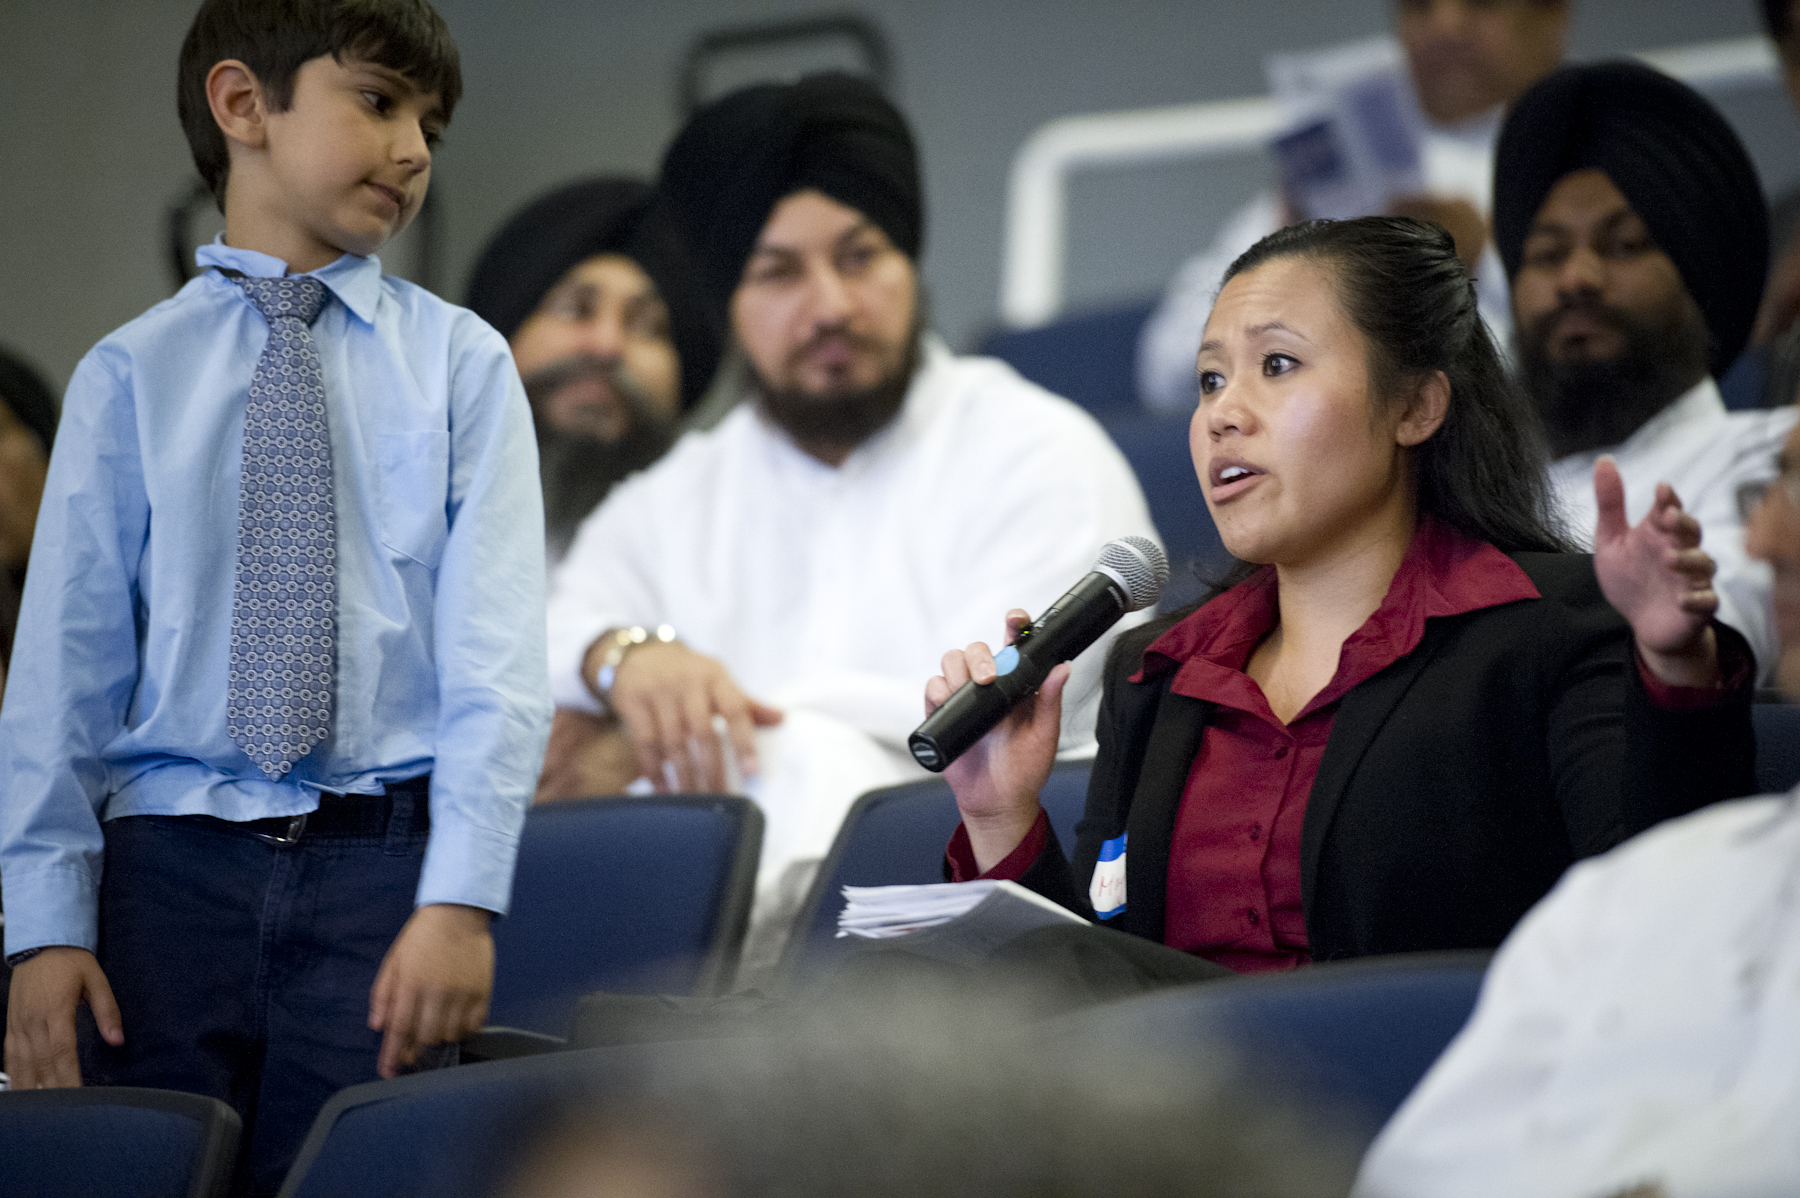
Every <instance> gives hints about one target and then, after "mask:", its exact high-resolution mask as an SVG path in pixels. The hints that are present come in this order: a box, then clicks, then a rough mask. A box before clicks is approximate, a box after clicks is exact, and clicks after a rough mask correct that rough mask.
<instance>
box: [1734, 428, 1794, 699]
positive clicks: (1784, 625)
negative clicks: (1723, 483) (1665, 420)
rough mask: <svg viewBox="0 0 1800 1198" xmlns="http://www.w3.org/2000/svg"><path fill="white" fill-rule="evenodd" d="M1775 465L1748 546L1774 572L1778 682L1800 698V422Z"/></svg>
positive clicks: (1749, 519)
mask: <svg viewBox="0 0 1800 1198" xmlns="http://www.w3.org/2000/svg"><path fill="white" fill-rule="evenodd" d="M1775 469H1776V472H1777V473H1776V477H1775V481H1774V482H1773V483H1772V484H1770V485H1769V486H1768V487H1767V488H1766V489H1763V490H1762V495H1761V498H1760V499H1755V500H1754V501H1753V502H1752V503H1751V505H1750V510H1749V511H1747V512H1746V513H1745V521H1744V549H1745V551H1746V552H1748V553H1749V554H1750V556H1751V557H1753V558H1756V559H1757V560H1758V561H1764V562H1767V563H1769V568H1770V569H1771V571H1773V573H1774V576H1775V584H1774V587H1773V591H1772V597H1773V599H1774V604H1775V631H1776V635H1777V636H1778V637H1779V638H1780V642H1781V656H1780V657H1779V658H1778V659H1777V661H1776V666H1775V685H1776V686H1778V687H1780V688H1781V692H1782V694H1783V695H1785V696H1786V697H1787V698H1788V700H1789V701H1790V702H1796V703H1800V426H1797V427H1796V428H1795V429H1794V431H1793V432H1791V433H1789V434H1788V438H1787V443H1786V444H1785V445H1783V446H1782V447H1781V455H1780V457H1778V458H1777V459H1776V463H1775ZM1741 498H1746V499H1747V498H1749V497H1748V496H1743V497H1741Z"/></svg>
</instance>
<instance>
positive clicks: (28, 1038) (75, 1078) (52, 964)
mask: <svg viewBox="0 0 1800 1198" xmlns="http://www.w3.org/2000/svg"><path fill="white" fill-rule="evenodd" d="M83 1002H85V1003H87V1005H88V1009H89V1010H91V1011H92V1012H93V1013H94V1022H95V1023H96V1024H97V1025H99V1028H100V1034H101V1035H102V1036H104V1037H105V1038H106V1042H107V1043H108V1044H110V1045H112V1046H113V1047H114V1048H117V1047H119V1046H120V1045H121V1044H123V1043H125V1029H124V1028H123V1027H122V1026H121V1025H120V1022H119V1004H118V1003H117V1002H115V1001H113V992H112V987H111V986H110V985H108V984H107V981H106V974H105V973H103V972H102V971H101V969H100V962H98V961H96V960H94V954H93V953H90V952H88V951H87V949H85V948H71V947H68V946H59V947H56V948H47V949H45V950H44V951H43V952H41V953H39V954H38V955H37V956H35V957H33V958H31V960H29V961H21V962H19V966H18V968H16V969H14V970H13V974H12V988H11V990H9V991H8V993H7V1000H6V1072H7V1075H8V1076H9V1077H11V1078H12V1088H13V1089H15V1090H55V1089H62V1088H64V1087H67V1086H79V1085H80V1084H81V1061H80V1058H78V1057H77V1056H76V1053H75V1007H76V1005H77V1004H78V1003H83Z"/></svg>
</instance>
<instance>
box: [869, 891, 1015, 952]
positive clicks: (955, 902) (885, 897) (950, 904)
mask: <svg viewBox="0 0 1800 1198" xmlns="http://www.w3.org/2000/svg"><path fill="white" fill-rule="evenodd" d="M998 885H999V883H998V882H991V881H988V882H938V883H935V884H933V885H929V886H846V887H844V910H843V911H842V912H841V913H840V914H839V915H838V935H839V936H862V937H864V938H865V939H868V940H886V939H887V938H888V937H890V936H904V935H906V934H907V933H908V932H917V931H919V930H920V929H921V928H935V927H937V926H938V925H939V924H941V923H949V922H950V921H951V920H953V919H955V918H956V917H957V916H958V915H961V914H963V913H964V912H966V911H968V910H969V909H970V908H971V907H973V906H974V905H975V904H976V903H979V902H980V901H981V900H982V899H984V898H986V897H987V896H988V895H990V894H992V893H993V892H994V887H995V886H998Z"/></svg>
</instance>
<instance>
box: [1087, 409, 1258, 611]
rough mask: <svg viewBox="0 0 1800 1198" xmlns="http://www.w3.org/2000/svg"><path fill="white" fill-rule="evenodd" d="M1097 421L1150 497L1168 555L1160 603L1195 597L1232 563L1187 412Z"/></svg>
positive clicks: (1166, 605) (1171, 605)
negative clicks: (1198, 465) (1191, 446)
mask: <svg viewBox="0 0 1800 1198" xmlns="http://www.w3.org/2000/svg"><path fill="white" fill-rule="evenodd" d="M1101 423H1103V424H1104V425H1105V426H1106V431H1107V433H1108V434H1109V435H1110V436H1111V437H1112V439H1113V443H1114V444H1116V445H1117V446H1118V447H1119V452H1121V453H1123V454H1124V455H1125V460H1126V461H1128V462H1130V463H1131V469H1132V473H1134V474H1136V475H1137V480H1138V485H1139V486H1140V487H1142V488H1143V489H1144V498H1145V499H1146V500H1147V501H1149V504H1150V518H1151V520H1153V521H1155V523H1156V531H1157V532H1158V533H1160V534H1161V535H1162V539H1163V549H1164V550H1165V551H1166V552H1167V553H1168V555H1169V585H1168V588H1167V590H1165V591H1164V592H1163V599H1162V602H1161V604H1159V606H1160V608H1161V609H1162V610H1163V611H1173V610H1174V609H1175V608H1177V607H1180V606H1182V605H1183V604H1185V603H1188V602H1190V601H1192V600H1194V599H1196V598H1198V597H1199V596H1200V595H1201V593H1202V592H1203V591H1204V590H1205V586H1206V583H1207V582H1210V581H1212V580H1215V579H1218V578H1221V577H1223V576H1224V575H1225V573H1226V572H1227V571H1229V570H1230V569H1231V566H1232V558H1231V555H1230V554H1229V553H1227V552H1226V551H1225V546H1224V544H1223V543H1222V542H1221V541H1220V540H1219V530H1218V529H1217V528H1215V527H1213V521H1212V515H1211V513H1209V512H1208V511H1207V510H1206V497H1205V496H1204V495H1203V494H1201V491H1200V479H1199V477H1198V476H1197V475H1196V474H1195V473H1194V459H1193V455H1192V454H1191V453H1190V452H1189V450H1188V417H1186V416H1161V415H1156V414H1154V413H1150V412H1136V413H1121V414H1118V415H1111V416H1108V417H1107V418H1106V419H1105V420H1103V421H1102V422H1101Z"/></svg>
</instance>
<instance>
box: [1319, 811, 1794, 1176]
mask: <svg viewBox="0 0 1800 1198" xmlns="http://www.w3.org/2000/svg"><path fill="white" fill-rule="evenodd" d="M1638 1185H1642V1186H1645V1187H1646V1188H1647V1189H1648V1188H1649V1187H1652V1186H1656V1187H1660V1188H1658V1189H1655V1190H1654V1191H1653V1192H1655V1193H1657V1194H1667V1195H1668V1198H1767V1196H1768V1195H1774V1194H1796V1193H1800V809H1797V807H1796V798H1795V796H1794V795H1788V796H1784V797H1772V798H1760V799H1741V800H1737V801H1734V802H1730V803H1721V804H1718V805H1715V806H1713V807H1709V808H1707V809H1705V810H1703V811H1700V812H1698V813H1696V814H1694V815H1690V816H1687V817H1686V818H1684V819H1680V820H1674V821H1671V822H1669V823H1666V824H1663V825H1661V826H1660V827H1657V828H1653V829H1651V830H1650V831H1648V832H1646V833H1644V834H1643V835H1641V836H1639V837H1637V838H1636V839H1634V840H1632V841H1629V842H1627V843H1626V844H1624V845H1622V846H1620V847H1619V848H1617V849H1615V850H1613V851H1612V852H1611V853H1608V854H1606V855H1605V856H1603V857H1599V858H1595V859H1592V860H1589V861H1586V862H1583V863H1581V864H1579V865H1576V866H1575V867H1574V868H1573V869H1572V870H1570V872H1569V873H1568V875H1567V876H1566V877H1565V878H1564V879H1563V881H1562V882H1561V883H1559V884H1558V886H1557V887H1556V889H1555V890H1553V891H1552V892H1551V893H1550V894H1549V896H1548V897H1546V898H1545V899H1544V900H1543V901H1542V902H1541V903H1539V904H1538V905H1537V907H1535V908H1534V909H1533V910H1532V911H1531V913H1530V914H1529V915H1527V916H1526V917H1525V919H1524V920H1523V921H1522V922H1521V923H1520V924H1519V926H1518V927H1517V928H1516V929H1515V930H1514V931H1513V934H1512V935H1511V936H1510V937H1508V938H1507V941H1506V943H1505V944H1504V945H1502V946H1501V948H1500V952H1499V953H1498V955H1496V957H1495V958H1494V964H1493V967H1492V968H1491V969H1490V971H1489V973H1488V977H1487V981H1486V984H1485V985H1484V986H1483V987H1482V992H1481V1000H1480V1002H1479V1003H1478V1004H1477V1006H1476V1008H1475V1013H1474V1016H1473V1017H1472V1018H1471V1020H1470V1022H1469V1025H1468V1026H1467V1027H1466V1028H1464V1029H1463V1032H1462V1034H1461V1035H1460V1036H1458V1037H1457V1039H1456V1040H1455V1041H1454V1042H1453V1043H1452V1044H1451V1046H1450V1048H1449V1049H1448V1050H1447V1051H1446V1052H1445V1054H1444V1055H1443V1057H1441V1058H1440V1059H1439V1060H1438V1062H1437V1064H1436V1065H1434V1066H1433V1067H1432V1069H1431V1071H1430V1072H1429V1073H1427V1074H1426V1076H1425V1079H1424V1080H1423V1081H1422V1082H1421V1083H1420V1084H1419V1087H1418V1089H1417V1090H1415V1091H1414V1092H1413V1094H1412V1096H1411V1097H1410V1098H1408V1099H1407V1101H1406V1103H1405V1105H1403V1106H1402V1107H1401V1108H1400V1110H1399V1111H1398V1112H1397V1113H1396V1114H1395V1116H1394V1118H1393V1119H1392V1120H1391V1121H1390V1122H1389V1123H1388V1125H1387V1127H1386V1128H1385V1129H1384V1130H1383V1131H1382V1133H1381V1135H1380V1137H1379V1138H1377V1140H1376V1141H1375V1143H1374V1145H1373V1146H1372V1147H1371V1148H1370V1150H1369V1153H1368V1156H1367V1157H1366V1158H1365V1159H1364V1161H1363V1167H1362V1174H1361V1177H1360V1178H1359V1180H1358V1183H1357V1187H1356V1191H1355V1194H1356V1196H1357V1198H1412V1196H1415V1195H1416V1196H1417V1198H1427V1196H1429V1198H1441V1196H1442V1195H1446V1194H1455V1195H1458V1196H1459V1198H1487V1196H1489V1195H1491V1196H1493V1198H1502V1196H1504V1198H1518V1196H1519V1195H1526V1194H1529V1195H1531V1196H1532V1198H1610V1196H1612V1195H1616V1194H1619V1193H1621V1192H1623V1191H1625V1190H1627V1189H1628V1188H1630V1187H1633V1186H1638ZM1634 1192H1635V1191H1634Z"/></svg>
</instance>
